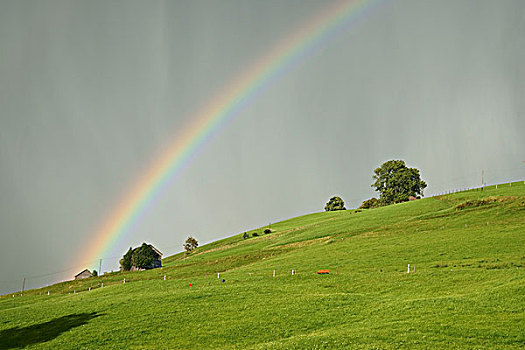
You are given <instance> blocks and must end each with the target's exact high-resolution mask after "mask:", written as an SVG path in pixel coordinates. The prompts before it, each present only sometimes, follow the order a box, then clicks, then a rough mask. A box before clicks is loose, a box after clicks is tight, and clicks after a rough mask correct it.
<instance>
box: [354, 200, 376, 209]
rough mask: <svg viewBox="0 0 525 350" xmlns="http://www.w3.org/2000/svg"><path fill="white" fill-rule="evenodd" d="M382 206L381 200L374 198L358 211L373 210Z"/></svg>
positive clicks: (365, 202)
mask: <svg viewBox="0 0 525 350" xmlns="http://www.w3.org/2000/svg"><path fill="white" fill-rule="evenodd" d="M380 205H381V204H380V203H379V200H378V199H377V198H375V197H372V198H370V199H367V200H366V201H364V202H363V203H362V204H361V206H360V207H359V208H358V209H372V208H378V207H379V206H380Z"/></svg>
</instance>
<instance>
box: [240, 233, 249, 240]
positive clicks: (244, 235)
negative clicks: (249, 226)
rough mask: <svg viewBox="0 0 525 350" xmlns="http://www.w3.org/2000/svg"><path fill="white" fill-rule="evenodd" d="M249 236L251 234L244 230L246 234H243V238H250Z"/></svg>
mask: <svg viewBox="0 0 525 350" xmlns="http://www.w3.org/2000/svg"><path fill="white" fill-rule="evenodd" d="M249 237H250V236H249V235H248V233H247V232H244V234H243V235H242V238H243V239H247V238H249Z"/></svg>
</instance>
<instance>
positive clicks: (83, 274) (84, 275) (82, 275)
mask: <svg viewBox="0 0 525 350" xmlns="http://www.w3.org/2000/svg"><path fill="white" fill-rule="evenodd" d="M92 276H93V274H92V273H91V271H89V270H88V269H85V270H84V271H81V272H79V273H77V274H76V275H75V279H76V280H81V279H84V278H89V277H92Z"/></svg>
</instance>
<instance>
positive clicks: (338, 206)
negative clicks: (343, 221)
mask: <svg viewBox="0 0 525 350" xmlns="http://www.w3.org/2000/svg"><path fill="white" fill-rule="evenodd" d="M324 210H326V211H333V210H346V208H345V202H344V201H343V200H342V199H341V197H338V196H333V197H332V198H330V200H329V201H328V203H326V205H325V206H324Z"/></svg>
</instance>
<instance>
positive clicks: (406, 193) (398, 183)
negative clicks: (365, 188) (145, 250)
mask: <svg viewBox="0 0 525 350" xmlns="http://www.w3.org/2000/svg"><path fill="white" fill-rule="evenodd" d="M373 179H374V180H376V181H375V182H374V183H373V184H372V187H374V188H375V190H376V191H378V192H379V193H380V197H379V201H380V203H381V205H389V204H392V203H398V202H406V201H408V197H410V196H414V197H417V195H418V194H419V195H423V189H424V188H425V187H427V184H426V183H425V181H423V180H421V177H420V176H419V170H417V169H416V168H407V166H406V165H405V162H404V161H403V160H389V161H388V162H385V163H383V164H381V166H380V167H379V168H377V169H376V170H374V176H373Z"/></svg>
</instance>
